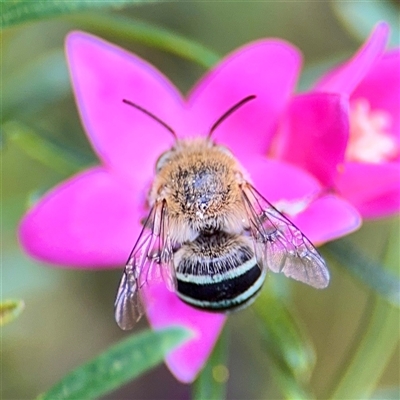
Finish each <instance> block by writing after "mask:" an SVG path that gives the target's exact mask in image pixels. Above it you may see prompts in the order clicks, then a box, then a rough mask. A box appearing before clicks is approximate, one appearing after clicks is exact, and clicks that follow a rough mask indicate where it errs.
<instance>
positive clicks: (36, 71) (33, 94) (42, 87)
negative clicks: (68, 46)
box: [2, 49, 71, 121]
mask: <svg viewBox="0 0 400 400" xmlns="http://www.w3.org/2000/svg"><path fill="white" fill-rule="evenodd" d="M2 83H3V87H2V107H3V108H2V120H3V121H6V120H8V119H11V118H13V117H15V116H17V115H21V114H27V113H32V112H35V111H37V110H40V109H41V108H43V107H44V106H46V105H48V104H52V103H54V102H55V101H57V100H59V99H61V98H63V97H65V96H67V95H68V94H69V93H70V92H71V85H70V81H69V75H68V70H67V65H66V61H65V56H64V53H63V51H62V50H61V49H60V50H56V51H51V52H49V53H46V54H43V55H41V56H40V57H38V58H37V59H35V60H33V61H32V62H30V63H28V64H26V65H24V66H23V67H21V68H20V69H17V70H16V71H15V72H14V73H13V74H8V75H7V76H4V77H3V82H2Z"/></svg>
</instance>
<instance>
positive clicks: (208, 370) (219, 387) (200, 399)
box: [192, 327, 229, 400]
mask: <svg viewBox="0 0 400 400" xmlns="http://www.w3.org/2000/svg"><path fill="white" fill-rule="evenodd" d="M227 359H228V332H227V327H225V328H224V330H223V331H222V333H221V335H220V337H219V339H218V341H217V343H216V345H215V348H214V350H213V352H212V354H211V356H210V358H209V359H208V361H207V364H206V365H205V367H204V369H203V370H202V371H201V373H200V375H199V376H198V378H197V379H196V381H195V382H194V384H193V395H192V398H193V400H222V399H225V397H226V382H227V381H228V378H229V370H228V367H227V361H228V360H227Z"/></svg>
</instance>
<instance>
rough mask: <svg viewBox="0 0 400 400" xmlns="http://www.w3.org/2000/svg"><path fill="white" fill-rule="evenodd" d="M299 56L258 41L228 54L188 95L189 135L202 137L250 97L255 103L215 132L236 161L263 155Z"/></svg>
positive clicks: (280, 45)
mask: <svg viewBox="0 0 400 400" xmlns="http://www.w3.org/2000/svg"><path fill="white" fill-rule="evenodd" d="M300 63H301V59H300V54H299V52H298V50H297V49H295V48H294V47H293V46H291V45H289V44H288V43H286V42H284V41H279V40H261V41H258V42H254V43H251V44H249V45H247V46H245V47H243V48H241V49H239V50H237V51H235V52H234V53H233V54H231V55H229V56H228V57H227V58H226V59H225V60H223V61H222V62H221V63H220V64H218V66H217V67H216V68H214V69H213V70H212V71H211V72H210V73H209V74H207V75H206V76H205V77H204V78H203V79H202V80H201V81H200V82H199V84H198V85H197V86H196V87H195V89H194V90H193V91H192V93H191V94H190V96H189V105H190V106H191V109H190V112H191V116H192V118H191V126H192V127H195V128H196V131H192V132H188V134H191V135H193V134H204V135H205V134H207V133H208V132H209V130H210V128H211V126H212V125H213V124H214V122H216V121H217V120H218V119H219V118H220V117H221V116H222V115H223V114H224V113H225V112H226V111H227V110H228V109H229V108H231V107H232V106H233V105H234V104H236V103H237V102H239V101H240V100H242V99H244V98H245V97H247V96H249V95H256V96H257V98H256V99H255V100H253V101H251V102H250V103H248V104H246V105H244V106H243V107H242V108H241V109H240V110H238V111H236V112H235V113H234V114H233V115H231V116H229V118H228V119H227V120H226V121H224V122H223V123H222V124H221V126H219V127H218V129H217V131H216V132H215V133H214V138H215V139H216V141H217V142H219V143H222V144H224V145H227V146H228V147H229V148H230V149H231V150H232V151H233V153H234V154H235V156H237V157H239V158H240V157H241V156H242V155H246V154H254V153H259V154H265V152H266V151H267V148H268V145H269V142H270V140H271V137H272V134H273V132H274V130H275V128H276V125H277V120H278V118H279V117H280V115H281V113H282V111H283V109H284V107H285V106H286V103H287V101H288V99H289V96H290V95H291V93H292V91H293V89H294V85H295V82H296V80H297V75H298V72H299V68H300Z"/></svg>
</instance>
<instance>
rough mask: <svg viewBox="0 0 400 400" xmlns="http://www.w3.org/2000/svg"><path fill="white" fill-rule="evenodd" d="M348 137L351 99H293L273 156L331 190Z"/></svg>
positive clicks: (308, 96) (312, 96) (322, 95)
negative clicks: (304, 171)
mask: <svg viewBox="0 0 400 400" xmlns="http://www.w3.org/2000/svg"><path fill="white" fill-rule="evenodd" d="M348 137H349V111H348V100H347V98H344V97H343V96H341V95H338V94H335V93H309V94H304V95H299V96H296V97H294V98H293V99H292V101H291V104H290V106H289V108H288V111H287V114H286V118H285V119H284V121H283V124H282V127H281V136H280V137H278V138H277V143H276V149H275V152H274V154H276V156H278V157H279V158H281V159H283V160H285V161H288V162H290V163H293V164H295V165H297V166H299V167H300V168H303V169H304V170H306V171H308V172H310V173H311V174H313V175H314V176H315V177H316V178H318V179H319V181H320V182H321V183H322V184H323V185H324V186H326V187H332V186H333V185H334V181H335V178H336V175H337V171H338V166H339V165H340V164H341V163H342V162H343V161H344V155H345V150H346V146H347V141H348Z"/></svg>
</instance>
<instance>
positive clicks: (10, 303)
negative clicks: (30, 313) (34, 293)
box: [0, 300, 25, 326]
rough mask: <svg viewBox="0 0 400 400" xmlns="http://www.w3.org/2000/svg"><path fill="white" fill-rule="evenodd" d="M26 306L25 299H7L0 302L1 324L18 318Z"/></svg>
mask: <svg viewBox="0 0 400 400" xmlns="http://www.w3.org/2000/svg"><path fill="white" fill-rule="evenodd" d="M24 308H25V303H24V301H23V300H5V301H3V302H2V303H0V326H2V325H6V324H8V323H10V322H11V321H13V320H14V319H15V318H17V317H18V316H19V315H20V314H21V313H22V311H23V310H24Z"/></svg>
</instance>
